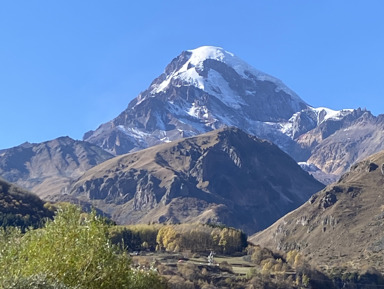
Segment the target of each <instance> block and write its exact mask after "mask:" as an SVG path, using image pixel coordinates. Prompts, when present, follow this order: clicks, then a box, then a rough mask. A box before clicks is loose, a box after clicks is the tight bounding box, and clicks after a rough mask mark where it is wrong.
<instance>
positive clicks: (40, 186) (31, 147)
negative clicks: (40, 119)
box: [0, 137, 112, 198]
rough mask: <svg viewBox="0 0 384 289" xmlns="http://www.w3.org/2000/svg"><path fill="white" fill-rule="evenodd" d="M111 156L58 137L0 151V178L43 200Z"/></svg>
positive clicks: (100, 150) (89, 146) (96, 148)
mask: <svg viewBox="0 0 384 289" xmlns="http://www.w3.org/2000/svg"><path fill="white" fill-rule="evenodd" d="M111 157H112V155H111V154H109V153H107V152H105V151H104V150H102V149H101V148H99V147H97V146H95V145H92V144H90V143H87V142H83V141H76V140H73V139H71V138H69V137H60V138H57V139H54V140H50V141H46V142H43V143H34V144H31V143H24V144H22V145H19V146H17V147H13V148H10V149H6V150H2V151H0V175H1V176H2V177H3V178H4V179H6V180H7V181H9V182H12V183H15V184H17V185H18V186H20V187H23V188H26V189H28V190H29V191H32V192H34V193H36V194H38V195H39V196H40V197H41V198H44V197H45V196H46V195H51V194H55V193H60V191H61V190H62V188H63V187H65V186H66V185H68V183H69V182H70V181H71V180H72V179H73V178H78V177H79V176H81V174H82V173H84V172H85V171H86V170H87V169H89V168H91V167H93V166H95V165H97V164H99V163H102V162H103V161H105V160H107V159H110V158H111Z"/></svg>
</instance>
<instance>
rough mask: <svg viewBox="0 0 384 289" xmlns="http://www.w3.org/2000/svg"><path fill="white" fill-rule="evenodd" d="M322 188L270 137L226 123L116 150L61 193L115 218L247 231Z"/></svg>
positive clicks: (120, 221) (263, 223)
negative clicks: (202, 131)
mask: <svg viewBox="0 0 384 289" xmlns="http://www.w3.org/2000/svg"><path fill="white" fill-rule="evenodd" d="M322 187H323V185H322V184H321V183H319V182H317V181H316V180H315V179H314V178H313V177H311V176H309V175H308V173H306V172H304V171H303V170H302V169H301V168H300V167H299V166H298V165H297V163H296V162H295V161H294V160H292V159H291V158H290V157H289V156H288V155H287V154H285V153H284V152H282V151H281V150H280V149H278V147H277V146H275V145H274V144H272V143H271V142H269V141H265V140H260V139H258V138H256V137H254V136H251V135H249V134H246V133H244V132H243V131H241V130H240V129H238V128H233V127H228V128H223V129H219V130H215V131H211V132H208V133H206V134H202V135H199V136H195V137H189V138H185V139H181V140H178V141H174V142H171V143H164V144H160V145H158V146H153V147H150V148H147V149H145V150H141V151H138V152H133V153H130V154H126V155H122V156H117V157H115V158H113V159H110V160H108V161H106V162H104V163H102V164H100V165H98V166H95V167H93V168H92V169H90V170H88V171H87V172H86V173H85V174H84V175H83V176H82V177H81V178H80V179H78V180H77V181H76V182H75V183H73V184H72V185H71V187H70V188H69V189H68V190H67V191H68V196H72V197H76V198H78V199H79V200H81V201H84V202H91V203H93V204H94V205H95V206H96V207H98V208H99V209H102V208H104V209H103V210H104V211H105V213H106V214H108V215H110V216H111V217H112V219H114V220H115V221H116V222H117V223H121V224H124V223H137V222H140V223H148V222H158V223H164V222H167V223H178V222H203V223H210V222H211V223H217V222H220V223H224V224H227V225H230V226H235V227H240V228H242V229H244V230H245V231H246V232H252V231H255V230H257V229H260V228H265V227H266V226H267V225H268V224H270V223H271V222H273V220H275V218H276V217H277V216H282V215H283V214H284V213H286V212H288V211H289V210H291V209H293V208H295V207H297V206H298V205H300V204H301V203H303V202H305V201H306V200H307V199H308V198H309V197H310V196H311V195H312V194H313V193H314V192H316V191H317V190H319V189H321V188H322ZM58 198H60V197H59V196H58ZM56 200H57V199H56ZM252 214H253V215H254V216H253V217H250V216H252Z"/></svg>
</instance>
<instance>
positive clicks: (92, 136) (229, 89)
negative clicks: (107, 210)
mask: <svg viewBox="0 0 384 289" xmlns="http://www.w3.org/2000/svg"><path fill="white" fill-rule="evenodd" d="M367 118H369V120H367ZM367 121H368V123H367ZM364 122H366V124H364ZM225 126H235V127H238V128H240V129H242V130H244V131H246V132H247V133H250V134H253V135H255V136H257V137H260V138H264V139H268V140H270V141H272V142H273V143H275V144H277V145H278V146H279V147H280V148H281V149H282V150H284V151H285V152H287V153H288V154H289V155H290V156H292V157H293V158H294V159H295V160H296V161H298V162H307V166H308V165H314V166H315V167H316V168H317V172H311V173H313V174H314V175H315V176H316V177H317V178H319V179H320V180H322V181H324V182H326V183H329V182H332V181H334V180H336V179H337V178H338V177H339V176H340V175H341V174H342V173H343V172H345V171H346V170H347V169H348V168H349V166H350V165H351V164H353V163H354V162H355V161H357V160H359V159H362V158H363V157H365V156H368V154H369V153H373V152H377V151H378V150H379V149H382V148H383V146H382V143H383V142H381V135H380V133H379V131H380V130H381V131H382V129H381V128H382V127H383V126H384V118H383V117H374V116H372V115H371V114H370V113H369V112H367V111H364V110H361V109H356V110H353V109H344V110H340V111H335V110H331V109H328V108H325V107H320V108H314V107H311V106H310V105H308V104H307V103H306V102H305V101H303V100H302V99H301V98H300V97H299V96H298V95H296V94H295V93H294V92H293V91H292V90H290V89H289V88H288V87H287V86H286V85H284V84H283V83H282V82H281V81H280V80H278V79H276V78H274V77H272V76H270V75H267V74H265V73H263V72H260V71H258V70H256V69H254V68H253V67H251V66H250V65H248V64H247V63H245V62H244V61H242V60H241V59H239V58H238V57H236V56H235V55H233V54H232V53H230V52H227V51H225V50H224V49H222V48H218V47H212V46H203V47H200V48H197V49H194V50H188V51H184V52H182V53H181V54H180V55H179V56H178V57H176V58H175V59H173V60H172V62H171V63H170V64H169V65H168V66H167V67H166V69H165V71H164V73H163V74H161V75H160V76H159V77H158V78H156V79H155V80H154V81H153V82H152V83H151V85H150V86H149V87H148V88H147V89H146V90H145V91H144V92H142V93H141V94H140V95H139V96H138V97H136V98H135V99H134V100H132V101H131V102H130V103H129V105H128V108H127V109H125V110H124V111H123V112H122V113H121V114H120V115H119V116H117V117H116V118H115V119H113V120H111V121H110V122H107V123H105V124H102V125H101V126H100V127H99V128H97V129H96V130H95V131H90V132H87V133H86V134H85V135H84V140H86V141H88V142H91V143H93V144H96V145H98V146H100V147H102V148H103V149H105V150H107V151H108V152H110V153H112V154H114V155H121V154H124V153H127V152H132V151H137V150H140V149H144V148H147V147H150V146H153V145H156V144H159V143H164V142H170V141H173V140H177V139H180V138H183V137H189V136H194V135H198V134H201V133H205V132H207V131H210V130H213V129H217V128H221V127H225ZM343 143H347V145H346V146H343ZM367 146H369V147H370V149H369V150H366V147H367ZM307 166H304V167H307Z"/></svg>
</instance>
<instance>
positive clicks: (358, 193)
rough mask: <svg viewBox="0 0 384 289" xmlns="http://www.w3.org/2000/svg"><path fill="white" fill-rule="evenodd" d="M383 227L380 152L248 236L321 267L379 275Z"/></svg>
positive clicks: (383, 264) (383, 163)
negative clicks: (295, 252) (371, 269)
mask: <svg viewBox="0 0 384 289" xmlns="http://www.w3.org/2000/svg"><path fill="white" fill-rule="evenodd" d="M383 227H384V151H382V152H379V153H377V154H375V155H372V156H370V157H368V158H366V159H365V160H363V161H361V162H359V163H358V164H356V165H354V166H352V168H351V170H350V171H349V172H348V173H346V174H345V175H343V176H342V178H341V179H340V181H339V182H337V183H334V184H332V185H329V186H328V187H326V188H325V189H324V190H322V191H321V192H319V193H317V194H315V195H314V196H313V197H311V199H310V200H309V201H308V202H306V203H305V204H304V205H303V206H301V207H300V208H298V209H297V210H295V211H293V212H292V213H289V214H288V215H286V216H284V217H283V218H281V219H280V220H279V221H277V222H276V223H275V224H273V225H272V226H271V227H269V228H268V229H266V230H264V231H262V232H260V233H257V234H256V235H254V236H252V237H251V238H250V240H251V241H252V242H253V243H255V244H260V245H261V246H266V247H269V248H271V249H273V250H276V249H277V250H282V251H288V250H292V249H297V250H299V251H301V252H302V253H303V254H304V256H305V257H306V259H307V260H311V263H313V264H314V265H317V266H319V267H322V268H323V269H330V268H343V267H349V268H354V269H356V270H361V269H363V268H367V267H374V268H376V269H377V270H380V271H381V273H383V272H384V260H383V253H384V231H383Z"/></svg>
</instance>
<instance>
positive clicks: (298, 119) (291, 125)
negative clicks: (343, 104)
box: [280, 106, 354, 139]
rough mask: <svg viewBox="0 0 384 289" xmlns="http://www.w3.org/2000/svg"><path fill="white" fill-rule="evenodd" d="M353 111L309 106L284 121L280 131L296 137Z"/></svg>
mask: <svg viewBox="0 0 384 289" xmlns="http://www.w3.org/2000/svg"><path fill="white" fill-rule="evenodd" d="M353 111H354V110H353V109H342V110H333V109H330V108H326V107H316V108H315V107H311V106H309V107H308V108H307V109H304V110H302V111H299V112H297V113H294V114H293V115H292V117H291V118H290V119H289V120H288V122H282V123H281V124H280V125H281V126H280V131H281V132H282V133H284V134H286V135H288V136H290V137H291V138H293V139H294V138H296V137H297V136H299V135H302V134H303V133H305V132H307V131H309V130H311V129H313V128H315V127H317V126H319V125H320V124H322V123H323V122H325V121H327V120H341V119H343V118H344V117H345V116H347V115H348V114H350V113H352V112H353Z"/></svg>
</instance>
